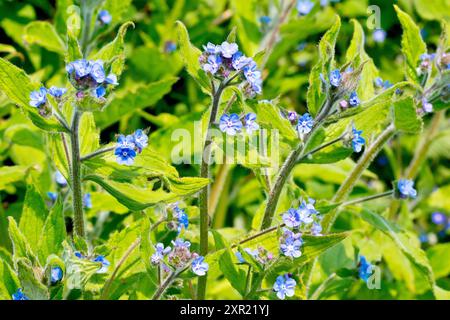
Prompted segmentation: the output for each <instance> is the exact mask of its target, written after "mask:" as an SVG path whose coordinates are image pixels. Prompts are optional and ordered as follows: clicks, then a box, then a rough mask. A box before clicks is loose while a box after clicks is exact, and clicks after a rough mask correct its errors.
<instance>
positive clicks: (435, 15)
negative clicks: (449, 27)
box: [413, 0, 450, 20]
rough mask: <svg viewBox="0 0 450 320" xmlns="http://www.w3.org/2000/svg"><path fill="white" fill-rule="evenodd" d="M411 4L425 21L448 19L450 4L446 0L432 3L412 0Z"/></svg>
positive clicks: (436, 0)
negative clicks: (412, 3)
mask: <svg viewBox="0 0 450 320" xmlns="http://www.w3.org/2000/svg"><path fill="white" fill-rule="evenodd" d="M413 2H414V5H415V6H416V12H417V13H418V14H419V16H420V17H421V18H423V19H425V20H441V19H446V18H447V19H448V13H449V12H450V2H448V1H447V0H433V3H430V2H429V1H427V0H413Z"/></svg>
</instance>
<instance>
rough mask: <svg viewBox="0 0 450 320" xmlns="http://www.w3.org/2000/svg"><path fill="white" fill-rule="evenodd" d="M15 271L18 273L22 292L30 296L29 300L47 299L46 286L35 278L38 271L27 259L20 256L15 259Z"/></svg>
mask: <svg viewBox="0 0 450 320" xmlns="http://www.w3.org/2000/svg"><path fill="white" fill-rule="evenodd" d="M17 272H18V274H19V279H20V284H21V288H22V290H23V293H24V294H25V295H26V296H27V297H28V298H30V300H48V299H49V293H48V290H47V288H46V287H45V286H44V285H43V284H42V282H41V281H40V280H39V279H38V278H37V277H38V275H37V272H38V271H37V270H36V271H35V270H34V269H33V267H32V266H31V264H30V262H29V260H28V259H24V258H21V259H19V260H18V261H17Z"/></svg>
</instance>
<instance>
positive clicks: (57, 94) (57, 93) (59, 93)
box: [48, 86, 67, 98]
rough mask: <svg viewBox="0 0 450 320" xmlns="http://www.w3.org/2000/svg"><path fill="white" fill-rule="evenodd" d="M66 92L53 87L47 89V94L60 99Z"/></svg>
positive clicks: (64, 89) (63, 89)
mask: <svg viewBox="0 0 450 320" xmlns="http://www.w3.org/2000/svg"><path fill="white" fill-rule="evenodd" d="M66 92H67V89H66V88H58V87H55V86H53V87H51V88H50V89H48V93H50V94H51V95H52V96H54V97H55V98H61V97H62V96H63V95H64V94H65V93H66Z"/></svg>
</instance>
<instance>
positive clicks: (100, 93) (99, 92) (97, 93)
mask: <svg viewBox="0 0 450 320" xmlns="http://www.w3.org/2000/svg"><path fill="white" fill-rule="evenodd" d="M92 93H93V96H94V97H96V98H103V97H104V96H105V94H106V89H105V87H104V86H98V87H97V88H95V89H94V90H93V92H92Z"/></svg>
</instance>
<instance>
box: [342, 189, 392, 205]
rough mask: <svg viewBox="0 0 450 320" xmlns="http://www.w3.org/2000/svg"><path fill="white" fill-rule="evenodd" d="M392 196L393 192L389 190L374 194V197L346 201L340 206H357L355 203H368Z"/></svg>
mask: <svg viewBox="0 0 450 320" xmlns="http://www.w3.org/2000/svg"><path fill="white" fill-rule="evenodd" d="M393 194H394V190H389V191H386V192H383V193H379V194H374V195H371V196H367V197H364V198H358V199H354V200H351V201H347V202H344V203H342V204H341V206H343V207H344V206H349V205H352V204H357V203H362V202H366V201H370V200H375V199H379V198H384V197H387V196H392V195H393Z"/></svg>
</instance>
